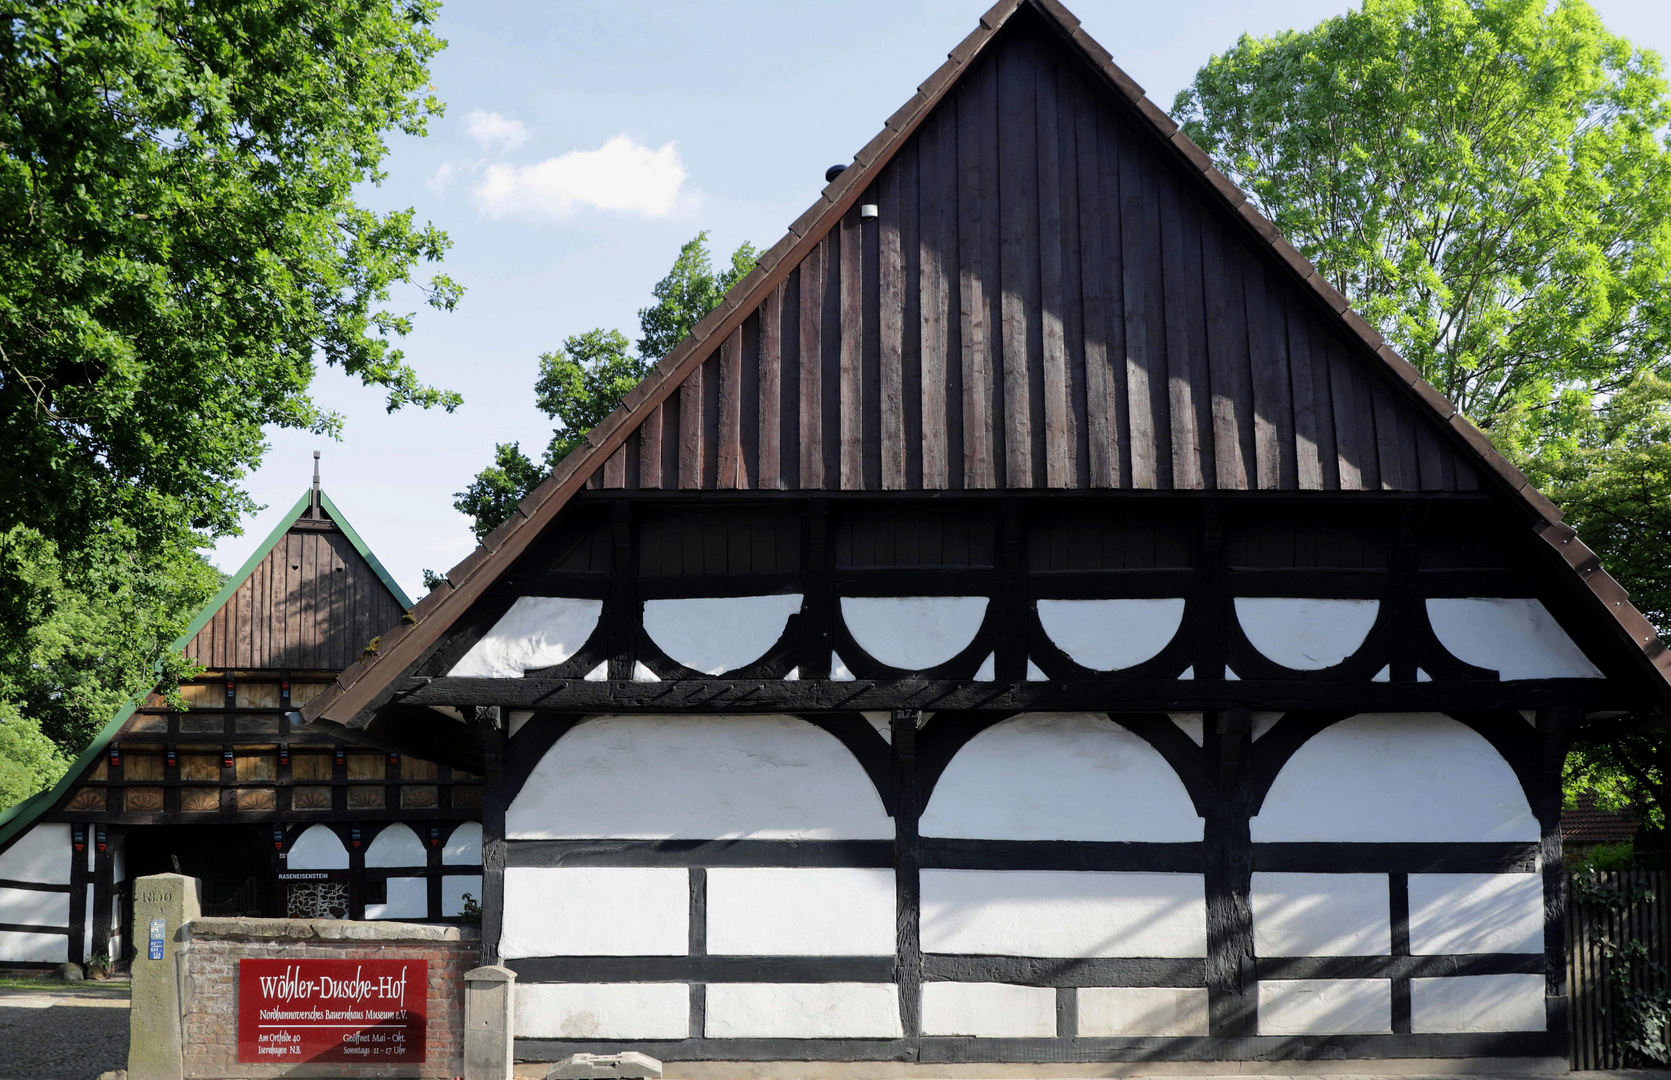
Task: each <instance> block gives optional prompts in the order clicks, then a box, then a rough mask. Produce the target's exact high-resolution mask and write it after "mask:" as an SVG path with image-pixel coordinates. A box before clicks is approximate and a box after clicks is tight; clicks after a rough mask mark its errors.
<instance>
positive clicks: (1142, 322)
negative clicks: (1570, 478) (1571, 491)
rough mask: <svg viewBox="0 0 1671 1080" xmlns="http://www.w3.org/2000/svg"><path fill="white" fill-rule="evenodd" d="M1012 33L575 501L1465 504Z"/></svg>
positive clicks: (1161, 160) (1131, 143) (1123, 136)
mask: <svg viewBox="0 0 1671 1080" xmlns="http://www.w3.org/2000/svg"><path fill="white" fill-rule="evenodd" d="M1055 37H1056V35H1053V34H1051V33H1049V32H1048V31H1047V30H1046V29H1045V28H1044V27H1043V26H1042V25H1040V24H1039V21H1038V20H1037V19H1036V18H1027V17H1023V16H1017V17H1016V18H1015V19H1012V20H1011V22H1010V23H1009V24H1008V25H1007V26H1006V28H1005V30H1004V32H1003V36H1002V37H1001V38H1000V39H999V40H997V41H996V42H994V44H993V45H992V46H991V48H990V49H989V50H988V52H987V53H986V55H985V56H984V57H982V59H980V60H979V61H978V62H976V63H975V64H974V65H973V66H972V69H971V70H970V71H969V72H968V74H967V75H965V76H964V78H963V80H962V81H961V82H960V84H959V86H958V87H957V89H956V91H955V92H954V93H953V94H951V95H949V96H948V97H947V98H946V100H944V101H943V102H942V103H941V104H940V105H939V107H938V108H936V109H935V110H934V111H933V112H932V113H931V114H930V115H929V116H928V117H927V118H926V119H925V120H924V122H923V124H922V126H921V127H920V128H919V129H918V130H917V132H916V134H915V135H914V136H912V137H911V138H910V139H909V140H908V141H906V143H905V144H904V145H903V146H902V147H901V148H900V150H899V152H898V154H897V155H896V156H895V157H894V158H893V160H892V161H891V162H890V163H889V164H888V165H887V166H886V167H884V168H883V169H881V170H880V172H879V173H878V174H877V176H876V178H875V180H874V181H873V182H872V183H871V184H869V185H868V186H867V188H866V190H865V192H864V194H863V195H861V197H860V199H859V203H860V205H861V206H863V205H873V206H875V207H876V208H877V210H878V216H877V217H876V218H875V219H873V220H869V221H866V220H863V219H862V217H861V211H860V209H859V208H858V207H855V208H853V209H852V210H850V211H849V212H848V213H847V214H846V215H845V216H844V217H843V218H842V219H841V221H840V223H839V225H838V226H837V227H836V228H835V229H834V230H832V231H831V232H830V233H829V234H828V235H826V236H825V237H824V238H823V239H822V240H821V241H820V242H819V244H818V246H817V247H816V248H815V249H814V251H813V252H812V254H811V255H810V256H808V257H807V258H806V259H805V260H803V261H802V262H801V263H800V265H799V266H798V267H796V268H795V269H794V270H792V271H791V272H790V273H789V274H788V276H787V277H786V278H785V279H784V280H783V281H781V282H780V283H779V284H778V286H777V287H776V288H775V289H774V290H772V291H771V293H770V294H769V295H768V296H767V297H766V300H765V302H764V303H762V304H761V305H759V307H757V308H756V309H755V310H754V311H753V312H752V313H751V314H750V315H749V316H748V317H747V319H746V320H745V321H744V322H743V323H742V325H741V326H739V327H738V328H737V329H736V330H735V331H733V332H732V333H731V334H730V335H729V336H728V337H727V338H725V339H724V340H723V341H720V342H718V343H717V346H716V347H715V348H713V351H712V354H711V355H710V356H709V357H708V358H707V359H706V360H705V361H704V362H703V363H702V364H701V366H700V367H699V368H697V369H696V370H694V371H693V372H692V373H691V374H690V375H689V376H688V377H687V378H686V379H685V380H684V382H683V383H682V384H681V385H680V387H679V388H678V390H677V391H676V392H675V393H674V394H673V396H672V397H670V398H668V399H667V400H666V401H665V402H664V403H663V404H662V405H660V406H658V407H656V408H654V409H652V410H650V411H649V413H648V415H647V416H645V417H644V419H643V422H642V424H641V425H640V426H639V428H638V430H637V432H636V433H635V434H633V435H631V436H629V438H628V439H627V442H626V443H625V445H623V446H622V447H621V448H620V449H619V450H617V451H616V452H615V453H614V454H613V455H612V456H611V457H610V458H609V460H608V461H607V462H606V463H604V464H603V466H602V467H601V468H600V469H598V471H597V472H596V473H595V474H594V475H593V477H592V479H591V484H592V486H594V487H604V488H628V489H631V488H664V489H665V488H678V489H696V488H700V489H766V490H771V489H780V488H781V489H803V490H848V491H889V490H962V489H992V488H1007V489H1015V488H1027V489H1049V488H1061V489H1089V488H1111V489H1114V488H1135V489H1151V490H1153V489H1160V490H1165V489H1208V490H1247V489H1267V490H1289V491H1341V490H1344V491H1352V490H1376V489H1382V490H1403V491H1455V490H1474V489H1476V488H1477V487H1478V480H1477V478H1476V475H1475V473H1474V471H1473V469H1472V468H1471V467H1470V466H1469V465H1468V464H1466V463H1465V462H1462V461H1459V460H1458V456H1457V454H1456V452H1455V449H1454V446H1453V445H1452V441H1451V439H1450V438H1449V437H1448V435H1442V434H1441V433H1440V432H1439V430H1438V425H1437V424H1436V423H1435V421H1434V419H1433V418H1431V417H1422V416H1419V415H1418V414H1417V410H1416V409H1415V408H1414V406H1413V404H1412V403H1411V402H1410V401H1409V400H1408V399H1407V397H1406V396H1405V395H1404V394H1403V393H1401V392H1400V391H1399V390H1398V388H1396V387H1394V386H1393V385H1392V383H1391V381H1390V380H1389V379H1387V378H1386V377H1385V376H1384V375H1383V374H1382V373H1381V372H1380V371H1378V370H1376V369H1377V368H1378V367H1379V365H1378V364H1375V365H1370V364H1366V363H1365V362H1364V359H1365V358H1364V357H1363V356H1362V355H1359V354H1360V353H1361V350H1362V348H1363V346H1362V344H1361V343H1355V344H1353V343H1348V342H1347V341H1346V340H1345V339H1344V338H1343V337H1342V336H1341V335H1340V334H1339V333H1338V332H1337V331H1336V330H1335V329H1333V328H1331V327H1330V326H1329V325H1328V324H1327V323H1326V322H1325V320H1324V319H1323V318H1322V317H1321V313H1320V312H1319V310H1318V305H1317V302H1316V300H1315V298H1313V297H1311V296H1309V295H1306V294H1303V293H1301V292H1300V291H1299V290H1298V289H1296V288H1295V287H1294V285H1293V284H1292V283H1291V282H1290V281H1288V280H1287V278H1286V277H1285V276H1284V275H1283V274H1279V273H1278V272H1276V270H1275V268H1274V267H1272V266H1270V265H1268V263H1269V258H1268V256H1267V257H1264V258H1261V257H1259V256H1258V255H1257V254H1256V253H1255V249H1254V248H1253V247H1252V246H1251V245H1250V244H1249V243H1247V242H1246V240H1245V239H1244V235H1243V234H1244V231H1245V227H1244V226H1243V225H1242V223H1241V222H1240V220H1239V219H1235V218H1233V217H1231V216H1229V215H1227V214H1226V213H1225V212H1224V211H1223V209H1222V208H1219V207H1214V206H1212V205H1210V204H1209V202H1208V201H1207V200H1206V199H1204V198H1202V196H1201V193H1200V190H1199V189H1200V180H1199V177H1195V178H1191V177H1187V176H1185V175H1183V174H1182V173H1181V172H1180V171H1179V170H1178V169H1177V168H1175V167H1174V166H1173V165H1172V164H1171V163H1170V162H1169V161H1168V160H1167V159H1166V158H1165V157H1163V156H1162V154H1161V153H1160V152H1159V150H1160V148H1159V147H1157V146H1156V145H1154V144H1155V143H1156V141H1157V140H1156V139H1155V137H1154V135H1153V134H1152V133H1150V132H1147V131H1143V130H1140V129H1139V128H1138V127H1137V126H1135V125H1134V124H1132V123H1131V122H1129V121H1128V120H1126V119H1124V118H1123V117H1122V116H1120V115H1118V114H1117V113H1116V111H1115V109H1114V108H1113V107H1111V105H1110V103H1109V102H1108V100H1107V95H1106V93H1098V92H1097V91H1096V90H1094V89H1093V88H1092V86H1091V85H1090V83H1089V82H1088V81H1087V73H1086V72H1085V71H1084V65H1083V63H1082V61H1080V60H1079V59H1078V58H1077V57H1075V56H1073V55H1071V54H1069V53H1068V52H1066V51H1065V50H1064V49H1062V48H1061V47H1060V46H1059V45H1057V44H1056V43H1055V41H1054V39H1055Z"/></svg>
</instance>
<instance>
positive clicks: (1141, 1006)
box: [1079, 986, 1208, 1038]
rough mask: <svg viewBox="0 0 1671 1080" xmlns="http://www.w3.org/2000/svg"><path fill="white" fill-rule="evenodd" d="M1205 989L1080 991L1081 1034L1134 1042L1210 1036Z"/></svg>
mask: <svg viewBox="0 0 1671 1080" xmlns="http://www.w3.org/2000/svg"><path fill="white" fill-rule="evenodd" d="M1207 1018H1208V1017H1207V991H1206V989H1205V988H1202V987H1176V986H1086V987H1081V988H1080V989H1079V1034H1081V1035H1083V1036H1087V1037H1095V1036H1104V1037H1108V1038H1135V1037H1142V1036H1189V1035H1206V1034H1207Z"/></svg>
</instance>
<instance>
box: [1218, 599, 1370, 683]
mask: <svg viewBox="0 0 1671 1080" xmlns="http://www.w3.org/2000/svg"><path fill="white" fill-rule="evenodd" d="M1380 608H1381V602H1380V601H1379V600H1319V599H1313V598H1306V597H1294V596H1238V597H1236V619H1237V621H1238V622H1240V623H1241V624H1242V632H1243V633H1244V634H1246V635H1247V640H1248V642H1249V643H1250V644H1252V646H1253V647H1254V648H1255V649H1258V650H1259V651H1260V652H1261V653H1263V654H1264V655H1265V657H1266V658H1267V659H1269V660H1271V661H1273V662H1274V663H1278V664H1281V665H1282V666H1283V667H1285V668H1292V669H1294V670H1295V671H1317V670H1319V669H1321V668H1328V667H1334V666H1335V665H1336V664H1338V663H1340V662H1341V661H1342V660H1344V659H1346V658H1347V657H1348V656H1351V655H1352V654H1353V653H1355V652H1357V651H1358V649H1359V647H1360V646H1362V645H1363V642H1364V638H1366V637H1368V636H1369V631H1370V629H1371V628H1372V627H1374V625H1375V616H1376V613H1377V612H1378V611H1379V610H1380Z"/></svg>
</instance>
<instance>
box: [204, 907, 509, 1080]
mask: <svg viewBox="0 0 1671 1080" xmlns="http://www.w3.org/2000/svg"><path fill="white" fill-rule="evenodd" d="M183 936H184V938H185V942H184V944H183V946H182V948H181V950H180V953H179V956H180V963H181V966H182V984H181V1000H180V1010H181V1013H182V1017H181V1026H182V1033H183V1035H184V1045H185V1075H186V1076H187V1077H191V1078H201V1080H210V1078H213V1080H226V1078H236V1080H245V1078H249V1080H253V1078H255V1077H268V1076H343V1077H349V1076H370V1077H376V1076H388V1077H396V1076H398V1077H442V1078H451V1077H456V1076H462V1075H463V1074H464V1055H463V1038H464V973H465V972H466V971H469V970H470V969H471V968H474V967H477V966H479V965H480V963H481V960H480V957H481V946H480V943H479V941H478V940H477V934H476V931H475V929H474V928H473V927H465V928H460V927H456V926H425V925H420V924H415V923H385V922H349V921H344V920H336V919H197V920H195V921H193V922H191V923H190V924H188V925H187V926H186V928H185V934H184V935H183ZM246 959H251V960H253V959H271V960H313V959H318V960H367V959H380V960H408V961H413V960H424V961H427V962H428V963H429V994H428V1010H429V1025H428V1031H427V1033H426V1039H427V1043H428V1049H427V1053H426V1056H425V1060H424V1062H423V1064H421V1065H414V1064H413V1063H411V1062H405V1063H400V1064H388V1065H369V1064H367V1065H360V1064H311V1065H301V1066H298V1065H290V1064H282V1065H281V1064H278V1063H272V1064H265V1063H240V1062H239V1061H238V961H240V960H246Z"/></svg>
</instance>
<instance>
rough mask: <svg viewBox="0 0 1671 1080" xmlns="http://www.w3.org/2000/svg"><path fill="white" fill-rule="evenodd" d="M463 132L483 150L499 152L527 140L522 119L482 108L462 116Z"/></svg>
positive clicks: (512, 148) (513, 148)
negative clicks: (514, 118)
mask: <svg viewBox="0 0 1671 1080" xmlns="http://www.w3.org/2000/svg"><path fill="white" fill-rule="evenodd" d="M464 132H465V134H467V135H469V136H470V137H471V138H472V139H475V140H476V141H477V142H478V143H480V144H481V146H482V149H483V150H496V151H498V152H499V153H501V154H503V153H506V152H507V151H510V150H515V149H516V148H517V147H519V146H521V145H522V144H523V143H525V142H527V141H528V129H527V128H526V127H524V126H523V123H522V121H520V120H513V119H511V118H510V117H508V116H500V115H499V114H498V113H496V112H487V111H486V110H484V109H477V110H475V111H474V112H472V113H471V114H470V115H469V116H466V117H465V118H464Z"/></svg>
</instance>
